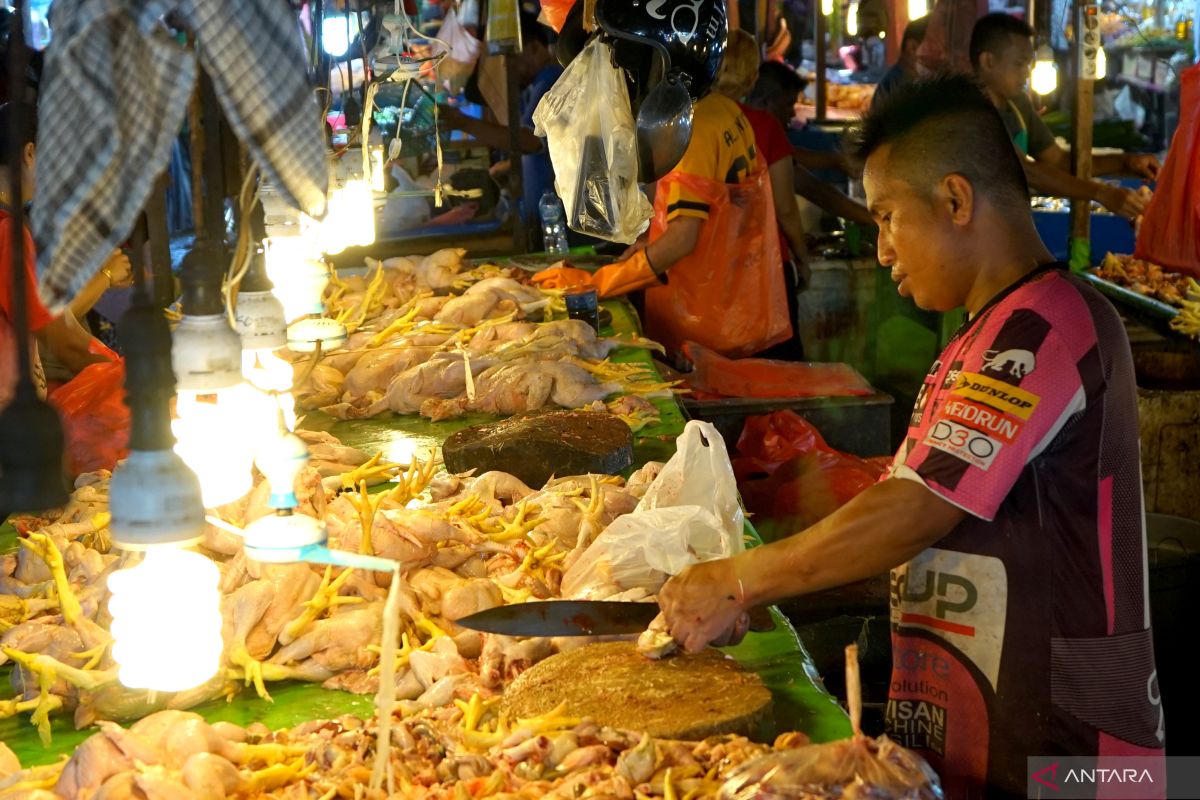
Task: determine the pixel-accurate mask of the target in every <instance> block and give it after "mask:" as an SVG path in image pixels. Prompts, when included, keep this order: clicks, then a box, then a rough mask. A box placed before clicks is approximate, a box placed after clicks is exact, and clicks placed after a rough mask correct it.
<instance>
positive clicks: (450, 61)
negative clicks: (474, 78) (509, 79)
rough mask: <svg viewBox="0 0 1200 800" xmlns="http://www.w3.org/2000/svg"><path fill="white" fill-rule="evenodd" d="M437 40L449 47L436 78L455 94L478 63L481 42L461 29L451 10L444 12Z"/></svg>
mask: <svg viewBox="0 0 1200 800" xmlns="http://www.w3.org/2000/svg"><path fill="white" fill-rule="evenodd" d="M438 38H439V39H441V40H442V41H443V42H444V43H445V44H446V45H447V46H448V47H449V50H448V51H447V53H446V58H445V59H444V60H443V61H442V63H441V64H440V65H439V66H438V77H439V78H441V79H442V80H443V81H446V82H447V83H448V84H449V86H450V91H451V92H452V93H454V94H457V93H458V92H460V91H462V88H463V86H464V85H465V84H466V82H467V79H468V78H470V77H471V73H472V72H474V71H475V62H477V61H479V56H480V54H481V53H482V52H483V42H481V41H479V40H478V39H476V38H475V37H474V36H472V35H471V33H470V32H469V31H468V30H467V29H466V28H465V27H463V24H462V22H460V21H459V19H458V14H457V13H456V12H455V10H454V9H453V8H451V9H450V10H449V11H447V12H446V17H445V19H443V20H442V27H441V29H439V30H438ZM439 49H440V48H439Z"/></svg>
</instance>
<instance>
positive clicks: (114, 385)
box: [49, 348, 129, 476]
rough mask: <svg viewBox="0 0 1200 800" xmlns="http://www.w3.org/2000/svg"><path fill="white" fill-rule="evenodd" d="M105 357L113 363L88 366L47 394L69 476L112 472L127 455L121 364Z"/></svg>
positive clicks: (126, 414) (115, 356) (126, 424)
mask: <svg viewBox="0 0 1200 800" xmlns="http://www.w3.org/2000/svg"><path fill="white" fill-rule="evenodd" d="M105 350H107V348H105ZM108 353H109V354H111V357H112V358H113V359H114V360H112V361H102V362H100V363H97V364H89V365H88V366H86V367H84V368H83V369H82V370H81V371H80V372H79V374H78V375H76V376H75V377H74V378H72V379H71V380H70V381H68V382H67V383H64V384H63V385H62V386H60V387H58V388H57V389H55V390H54V391H53V392H51V393H50V397H49V400H50V404H51V405H53V406H54V407H55V408H56V409H58V412H59V414H61V415H62V420H63V433H64V434H65V437H66V441H67V468H68V470H69V471H70V473H71V475H72V476H75V475H79V474H82V473H84V472H94V471H95V470H98V469H112V468H113V467H115V466H116V465H117V461H119V460H120V459H122V458H124V457H125V456H126V455H128V453H129V447H128V445H129V407H128V406H126V405H125V362H124V361H122V360H120V359H119V358H118V357H117V355H116V353H113V352H112V351H111V350H109V351H108Z"/></svg>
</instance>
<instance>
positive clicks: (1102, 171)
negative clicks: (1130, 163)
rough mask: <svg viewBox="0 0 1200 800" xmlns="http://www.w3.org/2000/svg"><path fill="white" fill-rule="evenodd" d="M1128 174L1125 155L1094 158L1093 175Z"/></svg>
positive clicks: (1116, 154) (1118, 154) (1117, 154)
mask: <svg viewBox="0 0 1200 800" xmlns="http://www.w3.org/2000/svg"><path fill="white" fill-rule="evenodd" d="M1128 172H1129V170H1128V169H1127V168H1126V166H1125V154H1124V153H1115V154H1110V155H1104V156H1092V174H1094V175H1118V174H1127V173H1128Z"/></svg>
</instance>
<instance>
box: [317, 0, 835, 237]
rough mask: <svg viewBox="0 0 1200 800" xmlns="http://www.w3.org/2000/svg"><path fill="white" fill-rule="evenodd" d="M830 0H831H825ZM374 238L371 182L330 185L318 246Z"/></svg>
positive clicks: (373, 202) (359, 180)
mask: <svg viewBox="0 0 1200 800" xmlns="http://www.w3.org/2000/svg"><path fill="white" fill-rule="evenodd" d="M829 1H830V2H832V0H829ZM374 242H375V195H374V193H373V192H372V191H371V184H370V183H368V182H367V181H365V180H363V179H361V178H356V179H354V180H349V181H346V184H345V185H344V186H340V187H338V188H337V189H334V190H333V192H332V193H331V194H330V197H329V210H328V211H327V212H326V214H325V219H324V220H322V222H321V250H322V251H323V252H325V253H340V252H342V251H343V250H345V249H346V248H347V247H354V246H356V245H358V246H362V245H368V244H373V243H374Z"/></svg>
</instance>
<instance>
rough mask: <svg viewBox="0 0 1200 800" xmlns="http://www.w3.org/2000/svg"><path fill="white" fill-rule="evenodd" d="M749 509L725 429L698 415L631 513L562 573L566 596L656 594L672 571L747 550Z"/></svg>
mask: <svg viewBox="0 0 1200 800" xmlns="http://www.w3.org/2000/svg"><path fill="white" fill-rule="evenodd" d="M744 523H745V515H744V514H743V513H742V508H741V505H740V504H739V502H738V494H737V482H736V481H735V480H734V477H733V466H732V465H731V464H730V463H729V456H728V454H727V453H726V452H725V442H724V440H723V439H722V438H721V434H720V433H718V432H717V429H716V428H714V427H713V426H712V425H711V424H709V423H707V422H698V421H695V420H693V421H691V422H689V423H688V424H687V425H686V426H685V427H684V429H683V433H682V434H681V435H680V436H679V438H678V439H677V440H676V451H675V455H673V456H671V459H670V460H669V461H667V463H666V464H665V465H664V466H663V468H662V471H661V472H660V473H659V474H658V477H657V478H655V479H654V482H653V483H651V484H650V486H649V488H648V489H647V490H646V494H645V495H644V496H643V497H642V500H641V502H639V503H638V506H637V508H635V509H634V510H633V512H632V513H630V514H626V515H625V516H622V517H618V518H617V519H616V520H615V521H613V522H612V524H610V525H609V526H608V527H607V528H605V529H604V532H603V533H601V534H600V535H599V536H597V537H596V540H595V541H594V542H592V544H591V545H590V546H589V547H588V549H587V550H585V551H584V553H583V555H582V556H580V558H579V560H578V561H576V562H575V563H574V564H572V565H571V566H570V568H569V569H567V571H566V573H565V574H564V575H563V580H562V590H563V596H564V597H573V598H576V599H592V600H598V599H603V598H605V597H612V596H613V595H616V594H620V593H622V592H628V591H630V590H637V589H640V590H642V591H644V592H645V593H646V594H654V593H656V592H657V591H658V590H659V588H660V587H661V586H662V585H663V583H665V582H666V580H667V578H669V577H670V576H672V575H678V574H679V573H680V572H682V571H683V570H684V569H685V568H687V567H689V566H691V565H692V564H696V563H699V562H701V561H709V560H712V559H716V558H728V557H730V556H733V555H736V554H738V553H740V552H742V550H743V549H744V543H743V539H742V536H743V533H742V527H743V525H744Z"/></svg>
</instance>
